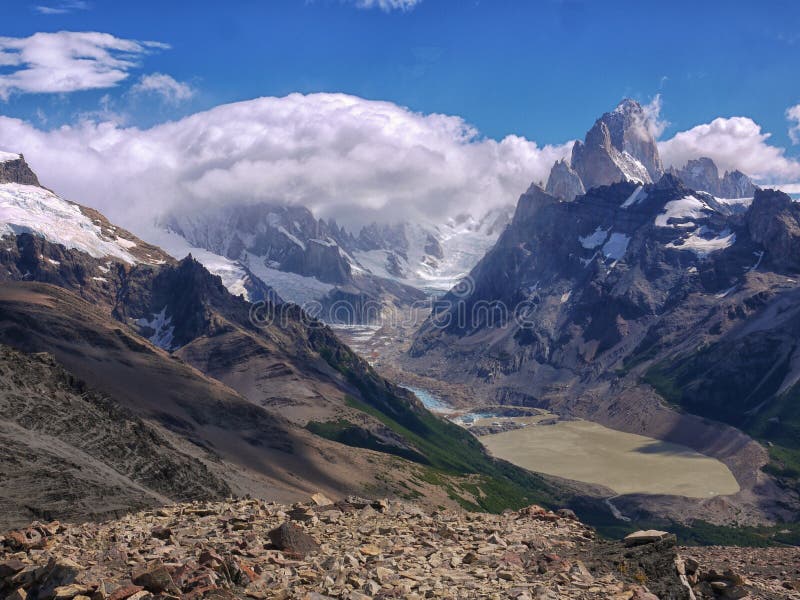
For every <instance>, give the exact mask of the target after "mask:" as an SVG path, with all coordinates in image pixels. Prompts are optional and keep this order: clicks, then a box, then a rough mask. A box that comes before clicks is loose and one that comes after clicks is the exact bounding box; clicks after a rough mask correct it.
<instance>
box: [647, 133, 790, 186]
mask: <svg viewBox="0 0 800 600" xmlns="http://www.w3.org/2000/svg"><path fill="white" fill-rule="evenodd" d="M770 136H771V134H770V133H765V132H763V131H761V126H760V125H758V123H756V122H755V121H753V120H752V119H750V118H748V117H730V118H721V117H720V118H717V119H714V120H713V121H712V122H711V123H706V124H703V125H698V126H696V127H693V128H692V129H689V130H688V131H682V132H680V133H678V134H676V135H675V136H674V137H673V138H671V139H669V140H666V141H663V142H659V144H658V150H659V152H660V153H661V158H662V160H663V161H664V164H665V165H668V166H674V167H682V166H683V165H685V164H686V162H687V161H688V160H689V159H692V158H698V157H701V156H708V157H710V158H711V159H713V160H714V162H715V163H716V164H717V166H718V167H719V168H720V170H723V171H724V170H727V171H731V170H734V169H739V170H740V171H742V172H744V173H746V174H748V175H750V176H751V177H753V178H754V179H756V180H757V181H760V182H764V183H770V182H776V181H777V182H782V181H796V180H797V179H800V162H798V161H797V160H795V159H793V158H790V157H787V156H786V150H785V149H784V148H780V147H778V146H772V145H770V144H769V143H768V140H769V138H770Z"/></svg>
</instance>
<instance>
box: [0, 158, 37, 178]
mask: <svg viewBox="0 0 800 600" xmlns="http://www.w3.org/2000/svg"><path fill="white" fill-rule="evenodd" d="M0 183H18V184H20V185H35V186H40V184H39V178H38V177H36V173H34V172H33V171H32V170H31V168H30V167H29V166H28V163H27V162H25V157H24V156H23V155H22V154H15V153H12V152H3V151H0Z"/></svg>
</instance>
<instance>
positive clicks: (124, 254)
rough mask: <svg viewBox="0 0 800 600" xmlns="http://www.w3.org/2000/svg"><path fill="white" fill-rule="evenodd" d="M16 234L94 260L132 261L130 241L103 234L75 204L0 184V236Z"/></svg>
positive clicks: (35, 190)
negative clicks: (106, 258) (21, 234)
mask: <svg viewBox="0 0 800 600" xmlns="http://www.w3.org/2000/svg"><path fill="white" fill-rule="evenodd" d="M20 233H32V234H34V235H38V236H41V237H43V238H45V239H46V240H47V241H49V242H52V243H55V244H61V245H63V246H64V247H66V248H70V249H74V250H79V251H81V252H85V253H86V254H89V255H90V256H92V257H94V258H104V257H112V258H115V259H118V260H121V261H123V262H126V263H128V264H134V263H135V262H136V259H135V258H134V257H133V255H131V253H130V252H128V249H130V248H131V247H133V246H132V245H135V243H134V242H133V241H131V240H127V239H124V238H118V237H116V236H113V237H111V236H108V235H106V234H105V233H104V232H103V230H102V228H101V227H100V226H99V225H98V224H97V223H95V222H94V221H93V220H92V219H91V218H89V217H88V216H87V215H85V214H84V213H83V211H82V210H81V207H80V206H78V205H77V204H73V203H72V202H68V201H66V200H64V199H63V198H60V197H58V196H57V195H56V194H54V193H53V192H51V191H50V190H46V189H44V188H41V187H38V186H35V185H22V184H19V183H3V184H0V236H4V235H14V234H20Z"/></svg>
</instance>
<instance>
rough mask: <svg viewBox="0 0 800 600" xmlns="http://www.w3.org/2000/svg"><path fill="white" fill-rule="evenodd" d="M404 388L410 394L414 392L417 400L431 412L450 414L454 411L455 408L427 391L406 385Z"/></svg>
mask: <svg viewBox="0 0 800 600" xmlns="http://www.w3.org/2000/svg"><path fill="white" fill-rule="evenodd" d="M402 387H404V388H405V389H407V390H408V391H410V392H413V394H414V395H415V396H416V397H417V398H419V401H420V402H422V404H424V405H425V408H427V409H428V410H429V411H431V412H449V411H451V410H453V408H452V407H451V406H450V405H449V404H447V402H445V401H444V400H442V399H441V398H439V397H438V396H434V395H433V394H431V393H430V392H429V391H427V390H423V389H421V388H415V387H410V386H405V385H404V386H402Z"/></svg>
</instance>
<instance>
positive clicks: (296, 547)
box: [269, 523, 320, 558]
mask: <svg viewBox="0 0 800 600" xmlns="http://www.w3.org/2000/svg"><path fill="white" fill-rule="evenodd" d="M269 539H270V541H271V542H272V545H273V546H275V547H276V548H277V549H278V550H281V551H283V552H285V553H286V554H289V555H292V556H299V557H301V558H305V557H306V556H307V555H308V554H310V553H312V552H319V549H320V547H319V544H318V543H317V541H316V540H315V539H314V538H313V537H311V536H310V535H308V534H307V533H306V532H305V531H303V529H302V528H300V527H298V526H297V525H295V524H294V523H284V524H283V525H281V526H280V527H277V528H275V529H273V530H272V531H270V532H269Z"/></svg>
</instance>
